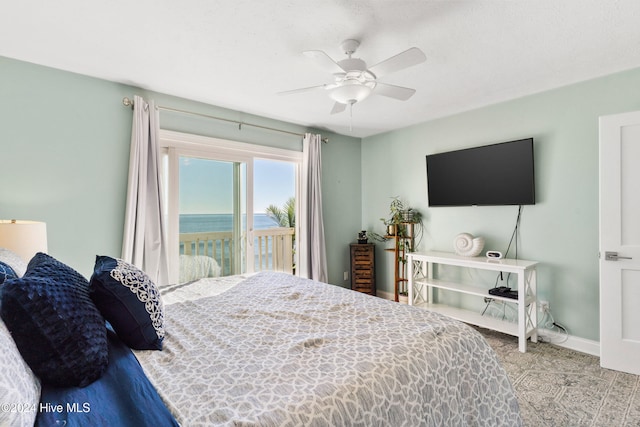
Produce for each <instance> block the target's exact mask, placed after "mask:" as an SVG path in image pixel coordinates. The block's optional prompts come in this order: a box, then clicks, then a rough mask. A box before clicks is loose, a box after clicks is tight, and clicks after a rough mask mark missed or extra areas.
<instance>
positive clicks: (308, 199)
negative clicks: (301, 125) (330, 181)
mask: <svg viewBox="0 0 640 427" xmlns="http://www.w3.org/2000/svg"><path fill="white" fill-rule="evenodd" d="M321 148H322V137H321V136H320V135H312V134H310V133H307V134H305V135H304V138H303V140H302V156H303V159H302V181H303V182H302V195H301V196H302V197H301V199H302V200H301V203H300V211H301V212H300V217H301V221H300V222H301V224H300V239H299V242H298V243H299V245H298V248H297V250H298V252H299V253H298V255H299V256H298V264H299V270H300V275H301V276H302V277H307V278H309V279H314V280H318V281H320V282H327V281H328V279H329V278H328V274H327V252H326V248H325V242H324V223H323V219H322V182H321V181H322V157H321Z"/></svg>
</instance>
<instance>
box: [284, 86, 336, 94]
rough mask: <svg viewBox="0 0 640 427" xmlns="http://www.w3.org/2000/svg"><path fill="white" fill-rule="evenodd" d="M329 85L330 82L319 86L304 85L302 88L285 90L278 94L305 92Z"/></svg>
mask: <svg viewBox="0 0 640 427" xmlns="http://www.w3.org/2000/svg"><path fill="white" fill-rule="evenodd" d="M328 86H330V85H328V84H324V85H319V86H311V87H303V88H300V89H293V90H285V91H283V92H278V95H291V94H294V93H303V92H311V91H314V90H318V89H326V88H327V87H328Z"/></svg>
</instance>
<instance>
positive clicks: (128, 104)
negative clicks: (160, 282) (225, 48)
mask: <svg viewBox="0 0 640 427" xmlns="http://www.w3.org/2000/svg"><path fill="white" fill-rule="evenodd" d="M122 104H123V105H124V106H125V107H131V108H133V100H131V99H129V98H128V97H126V96H125V97H124V98H122ZM157 108H158V109H159V110H161V111H168V112H171V113H179V114H189V115H192V116H200V117H205V118H207V119H213V120H219V121H223V122H227V123H235V124H237V125H238V130H242V126H251V127H254V128H258V129H263V130H270V131H273V132H280V133H286V134H289V135H297V136H301V137H303V136H304V134H302V133H298V132H291V131H288V130H283V129H276V128H272V127H269V126H262V125H256V124H253V123H246V122H241V121H238V120H232V119H225V118H224V117H217V116H212V115H209V114H202V113H196V112H193V111H186V110H179V109H177V108H170V107H163V106H158V107H157ZM322 142H324V143H325V144H326V143H328V142H329V138H322Z"/></svg>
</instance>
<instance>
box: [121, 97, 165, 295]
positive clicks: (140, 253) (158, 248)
mask: <svg viewBox="0 0 640 427" xmlns="http://www.w3.org/2000/svg"><path fill="white" fill-rule="evenodd" d="M159 121H160V120H159V114H158V110H157V108H156V106H155V104H154V102H153V101H150V102H149V103H147V102H146V101H145V100H144V99H143V98H142V97H140V96H135V98H134V107H133V125H132V128H131V152H130V157H129V184H128V188H127V203H126V212H125V226H124V236H123V242H122V259H123V260H125V261H127V262H129V263H131V264H133V265H135V266H136V267H138V268H140V269H141V270H143V271H144V272H145V273H147V275H148V276H149V278H150V279H151V280H153V281H154V282H155V283H156V284H157V285H159V286H162V285H166V284H168V281H169V273H168V256H167V235H166V228H165V224H164V218H163V215H162V212H163V206H164V203H165V202H164V200H163V198H164V191H163V183H162V176H161V173H162V165H161V156H160V147H159V144H158V134H159V132H160V123H159Z"/></svg>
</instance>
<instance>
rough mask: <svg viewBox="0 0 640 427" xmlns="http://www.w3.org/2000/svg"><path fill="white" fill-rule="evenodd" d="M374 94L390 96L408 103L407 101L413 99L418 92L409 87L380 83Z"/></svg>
mask: <svg viewBox="0 0 640 427" xmlns="http://www.w3.org/2000/svg"><path fill="white" fill-rule="evenodd" d="M373 93H375V94H376V95H383V96H388V97H389V98H394V99H398V100H400V101H406V100H407V99H409V98H411V97H412V96H413V94H414V93H416V90H415V89H411V88H408V87H402V86H395V85H390V84H387V83H380V82H378V84H377V85H376V88H375V89H374V90H373Z"/></svg>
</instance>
